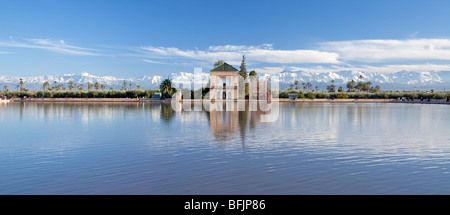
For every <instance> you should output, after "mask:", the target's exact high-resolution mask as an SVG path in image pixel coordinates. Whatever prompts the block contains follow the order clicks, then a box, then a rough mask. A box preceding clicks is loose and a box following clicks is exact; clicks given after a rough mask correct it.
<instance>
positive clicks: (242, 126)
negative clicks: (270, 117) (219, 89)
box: [208, 101, 269, 143]
mask: <svg viewBox="0 0 450 215" xmlns="http://www.w3.org/2000/svg"><path fill="white" fill-rule="evenodd" d="M210 105H213V106H215V107H209V108H210V110H211V111H209V113H208V114H209V125H210V130H211V133H212V135H214V137H216V138H218V139H221V140H226V139H229V138H230V137H234V136H235V135H240V136H241V139H242V141H243V143H244V142H245V136H246V132H247V130H248V129H250V130H255V129H256V127H257V124H258V123H260V122H261V121H262V118H263V116H264V115H266V114H268V113H269V112H265V111H261V110H260V109H259V108H256V107H255V106H257V102H242V103H240V102H233V101H228V102H221V101H220V102H219V101H216V102H215V103H213V104H210ZM252 109H254V110H253V111H252Z"/></svg>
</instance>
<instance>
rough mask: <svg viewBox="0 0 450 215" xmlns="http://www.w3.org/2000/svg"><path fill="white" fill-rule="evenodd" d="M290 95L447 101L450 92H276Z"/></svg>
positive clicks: (313, 97) (275, 93)
mask: <svg viewBox="0 0 450 215" xmlns="http://www.w3.org/2000/svg"><path fill="white" fill-rule="evenodd" d="M289 93H297V94H298V97H297V98H308V99H316V98H317V99H330V98H335V99H397V98H403V97H404V98H409V99H411V98H412V99H421V98H423V99H427V98H430V99H446V98H448V97H450V92H433V93H427V92H374V93H371V92H319V91H301V90H285V91H281V92H279V93H277V92H274V97H278V96H279V98H289Z"/></svg>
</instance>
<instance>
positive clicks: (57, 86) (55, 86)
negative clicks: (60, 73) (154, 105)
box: [3, 78, 142, 92]
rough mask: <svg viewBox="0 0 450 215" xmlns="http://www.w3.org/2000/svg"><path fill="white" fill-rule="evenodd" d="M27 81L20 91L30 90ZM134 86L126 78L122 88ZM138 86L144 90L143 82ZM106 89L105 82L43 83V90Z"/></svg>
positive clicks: (5, 88) (20, 85) (20, 81)
mask: <svg viewBox="0 0 450 215" xmlns="http://www.w3.org/2000/svg"><path fill="white" fill-rule="evenodd" d="M24 85H25V83H24V82H23V79H22V78H21V79H20V80H19V83H18V85H17V91H19V92H24V91H28V89H26V88H25V87H24ZM132 86H133V83H127V81H126V80H124V81H123V84H122V88H121V89H122V90H130V89H131V88H132ZM136 88H137V89H139V90H142V84H138V85H136ZM105 89H106V85H104V84H100V83H99V82H95V83H92V82H88V83H87V84H77V83H74V82H73V81H68V82H67V84H64V83H58V82H57V81H54V82H53V83H50V82H49V81H46V82H44V83H43V84H42V90H43V91H67V90H69V91H85V90H87V91H92V90H96V91H100V90H102V91H105ZM109 90H114V89H113V88H112V87H110V88H109ZM3 91H4V92H9V91H10V89H9V87H8V86H4V87H3Z"/></svg>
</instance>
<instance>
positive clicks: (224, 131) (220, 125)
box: [209, 110, 239, 138]
mask: <svg viewBox="0 0 450 215" xmlns="http://www.w3.org/2000/svg"><path fill="white" fill-rule="evenodd" d="M209 125H210V129H211V133H212V134H213V135H214V136H216V137H219V138H226V137H228V136H231V135H234V134H236V133H237V132H238V131H239V111H216V110H213V111H210V112H209Z"/></svg>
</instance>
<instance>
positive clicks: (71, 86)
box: [69, 81, 73, 91]
mask: <svg viewBox="0 0 450 215" xmlns="http://www.w3.org/2000/svg"><path fill="white" fill-rule="evenodd" d="M69 90H70V91H72V90H73V81H69Z"/></svg>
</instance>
